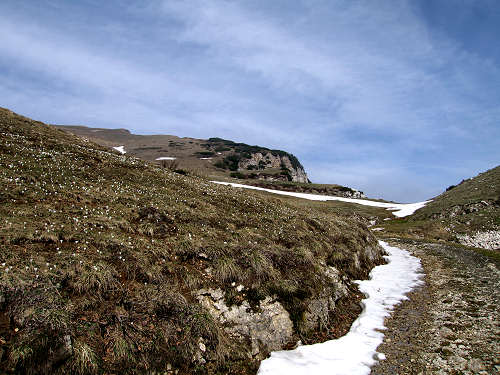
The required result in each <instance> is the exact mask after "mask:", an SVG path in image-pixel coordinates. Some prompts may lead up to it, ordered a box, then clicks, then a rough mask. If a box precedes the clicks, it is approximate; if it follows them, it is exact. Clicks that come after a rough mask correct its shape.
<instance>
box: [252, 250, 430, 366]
mask: <svg viewBox="0 0 500 375" xmlns="http://www.w3.org/2000/svg"><path fill="white" fill-rule="evenodd" d="M379 243H380V245H382V247H383V248H384V249H385V251H386V252H387V254H388V255H386V256H385V259H386V260H387V262H388V263H387V264H384V265H381V266H377V267H375V268H374V269H373V270H372V271H371V273H370V279H369V280H362V281H356V283H357V284H358V285H359V290H360V291H361V292H362V293H363V294H364V295H365V296H366V297H367V298H365V299H363V301H362V304H363V312H362V313H361V315H360V316H359V317H358V319H356V320H355V321H354V323H353V324H352V326H351V329H350V331H349V332H348V333H347V334H346V335H345V336H343V337H341V338H339V339H336V340H330V341H326V342H324V343H321V344H314V345H304V346H299V347H298V348H296V349H294V350H290V351H278V352H273V353H271V357H270V358H268V359H266V360H264V361H262V363H261V365H260V368H259V372H258V374H260V375H266V374H272V375H280V374H283V375H299V374H300V375H312V374H314V375H322V374H325V375H326V374H328V375H368V374H370V369H371V366H373V365H374V364H375V363H376V362H377V361H379V360H384V359H385V355H384V354H383V353H378V352H377V351H376V349H377V347H378V346H379V345H380V344H381V343H382V341H383V338H384V334H383V333H382V332H381V330H384V329H385V326H384V320H385V318H386V317H388V316H389V315H390V312H391V311H392V310H393V309H394V307H395V306H396V305H397V304H399V303H400V302H401V301H403V300H405V299H407V297H406V294H407V293H408V292H410V291H411V290H412V289H414V288H415V287H417V286H418V285H421V284H423V281H421V277H422V275H423V274H422V268H421V265H420V260H419V259H418V258H416V257H414V256H412V255H410V254H409V253H408V252H407V251H406V250H403V249H400V248H397V247H392V246H389V245H388V244H387V243H385V242H382V241H379Z"/></svg>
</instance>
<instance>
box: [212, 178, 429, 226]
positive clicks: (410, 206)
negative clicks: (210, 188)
mask: <svg viewBox="0 0 500 375" xmlns="http://www.w3.org/2000/svg"><path fill="white" fill-rule="evenodd" d="M212 182H214V183H216V184H221V185H231V186H233V187H239V188H244V189H253V190H260V191H267V192H268V193H273V194H280V195H288V196H291V197H297V198H303V199H309V200H312V201H342V202H350V203H357V204H362V205H364V206H372V207H382V208H385V209H387V210H390V211H394V212H392V214H393V215H394V216H397V217H404V216H408V215H411V214H413V213H414V212H415V211H416V210H418V209H419V208H422V207H424V206H425V205H426V204H427V203H429V202H430V200H429V201H425V202H417V203H385V202H376V201H370V200H368V199H356V198H343V197H333V196H330V195H318V194H306V193H294V192H290V191H281V190H273V189H265V188H261V187H257V186H250V185H242V184H236V183H234V182H221V181H212Z"/></svg>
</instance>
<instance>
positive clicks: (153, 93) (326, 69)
mask: <svg viewBox="0 0 500 375" xmlns="http://www.w3.org/2000/svg"><path fill="white" fill-rule="evenodd" d="M437 3H440V4H441V2H440V1H438V2H437ZM437 3H433V6H434V4H437ZM442 4H444V3H442ZM474 6H475V5H474V4H472V3H464V4H463V7H462V8H460V9H459V10H457V12H459V13H460V17H461V19H469V18H471V17H472V18H471V19H473V15H474V12H473V11H477V9H475V8H474V9H473V7H474ZM485 6H488V7H490V8H491V9H493V10H494V9H495V7H496V5H495V3H494V2H492V3H488V4H486V5H485ZM443 9H445V10H446V12H451V11H453V10H452V9H451V10H450V9H449V8H446V7H444V8H443ZM439 11H440V10H439V9H438V10H436V9H434V8H433V9H432V12H431V10H427V9H426V8H425V7H424V8H419V7H417V5H415V3H414V2H410V1H389V2H384V3H377V4H375V3H373V2H370V1H356V2H352V1H341V0H335V1H327V2H325V1H322V0H313V1H307V2H306V1H304V2H302V1H300V2H293V3H291V2H288V1H282V0H276V1H273V2H267V1H245V0H241V1H224V0H220V1H219V0H217V1H216V0H206V1H199V0H193V1H189V2H185V1H176V0H169V1H166V0H156V1H152V2H148V3H144V2H141V1H132V2H129V3H127V4H126V5H124V4H123V3H121V2H118V1H110V2H106V3H105V4H100V5H99V4H97V3H95V2H93V1H89V0H85V1H81V2H77V3H68V2H63V1H58V0H53V1H50V2H47V3H44V2H43V1H42V2H40V3H38V2H37V3H23V4H22V5H19V4H18V3H17V2H15V1H11V0H5V1H4V2H3V3H2V4H0V35H2V48H3V49H2V54H1V56H0V72H1V74H2V80H1V81H0V96H1V97H2V98H4V99H3V101H2V103H1V105H3V106H8V107H11V108H12V109H14V110H17V111H19V112H21V113H23V114H26V115H31V116H33V117H36V118H39V119H41V120H45V121H48V122H53V123H54V122H58V123H84V124H88V125H96V126H114V127H116V126H120V127H127V128H130V129H132V130H134V131H136V132H142V133H154V132H156V133H170V134H177V135H181V136H193V137H209V136H220V137H225V138H230V139H234V140H237V141H244V142H248V143H253V144H261V145H265V146H268V147H274V148H282V149H286V150H288V151H291V152H293V153H294V154H296V155H297V156H299V158H300V159H301V160H302V161H303V163H304V164H305V166H306V168H307V169H308V171H309V172H310V176H311V179H312V180H315V181H321V182H334V183H341V184H346V185H353V186H354V187H357V188H360V189H362V190H365V191H366V192H367V193H368V194H370V193H373V194H377V195H379V196H384V194H383V192H384V191H385V192H387V194H389V195H385V196H384V197H385V198H389V199H399V200H411V199H423V198H428V197H429V196H432V195H434V194H436V193H438V192H439V189H440V187H441V189H442V187H443V186H448V185H449V184H451V183H453V182H456V180H460V179H461V178H463V177H467V176H469V175H471V174H473V173H477V172H479V171H480V170H482V169H486V168H488V167H492V166H494V164H495V163H497V161H498V153H497V151H496V150H497V147H498V141H496V140H497V139H498V138H499V136H500V134H499V128H498V122H499V120H500V110H499V109H498V105H497V103H498V102H499V101H500V86H499V85H500V83H499V82H500V68H499V60H500V56H499V55H500V52H499V53H498V54H495V51H494V50H492V49H491V48H490V49H489V50H488V51H487V52H486V51H484V49H483V50H481V49H480V48H477V47H475V46H472V45H471V44H470V43H469V44H468V39H467V38H462V36H460V35H459V36H458V37H457V36H456V35H455V34H456V33H455V34H453V33H452V32H451V31H450V30H451V29H452V28H455V29H457V30H459V28H457V27H456V26H457V25H455V24H454V25H451V24H448V23H447V21H446V18H444V21H440V22H441V23H440V24H439V27H437V26H435V25H434V24H433V23H432V22H434V21H433V19H431V18H432V17H434V16H435V15H436V14H439ZM426 12H427V13H426ZM431 13H432V14H431ZM490 13H492V12H490ZM492 14H495V13H494V12H493V13H492ZM431 16H432V17H431ZM467 17H469V18H467ZM41 19H43V20H44V22H41V21H40V20H41ZM499 21H500V17H499ZM450 22H451V21H450ZM453 22H458V21H456V20H454V21H453ZM441 24H443V25H444V26H443V25H441ZM488 25H490V26H488V27H489V28H487V27H486V26H484V30H482V35H483V36H484V35H487V34H485V30H486V31H488V30H492V29H491V28H492V27H494V26H491V25H495V23H494V22H492V21H490V23H489V24H488ZM452 26H453V27H452ZM473 31H474V30H471V32H473ZM363 166H364V167H363ZM425 166H432V168H430V167H428V168H426V167H425ZM433 168H439V170H440V172H439V173H437V172H433V170H434V169H433Z"/></svg>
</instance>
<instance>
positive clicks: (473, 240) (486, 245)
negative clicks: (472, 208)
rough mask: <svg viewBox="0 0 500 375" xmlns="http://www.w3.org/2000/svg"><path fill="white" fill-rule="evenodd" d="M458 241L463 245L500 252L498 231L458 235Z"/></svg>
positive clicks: (499, 232)
mask: <svg viewBox="0 0 500 375" xmlns="http://www.w3.org/2000/svg"><path fill="white" fill-rule="evenodd" d="M457 239H458V242H460V243H461V244H462V245H466V246H472V247H480V248H483V249H489V250H500V231H498V230H496V231H495V230H490V231H486V232H477V233H475V234H472V235H468V234H457Z"/></svg>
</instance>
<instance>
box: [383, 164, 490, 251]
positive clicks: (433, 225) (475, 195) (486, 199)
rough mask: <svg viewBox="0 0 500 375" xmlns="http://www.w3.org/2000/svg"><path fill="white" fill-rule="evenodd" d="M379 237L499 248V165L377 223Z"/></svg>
mask: <svg viewBox="0 0 500 375" xmlns="http://www.w3.org/2000/svg"><path fill="white" fill-rule="evenodd" d="M379 227H381V228H382V229H383V231H382V232H379V235H381V236H388V237H391V236H402V237H413V238H414V237H416V238H421V239H431V240H444V241H451V242H459V243H461V244H463V245H468V246H473V247H477V248H483V249H489V250H494V249H500V166H497V167H495V168H493V169H490V170H488V171H486V172H484V173H481V174H479V175H478V176H476V177H473V178H468V179H466V180H463V181H462V182H460V183H458V184H457V185H452V186H449V187H448V188H447V189H446V191H445V192H443V193H442V194H440V195H439V196H437V197H436V198H434V199H432V201H431V202H429V203H428V204H427V205H426V206H425V207H423V208H421V209H419V210H417V211H415V213H414V214H413V215H411V216H409V217H407V218H403V219H394V220H390V221H387V222H383V223H380V225H379Z"/></svg>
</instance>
